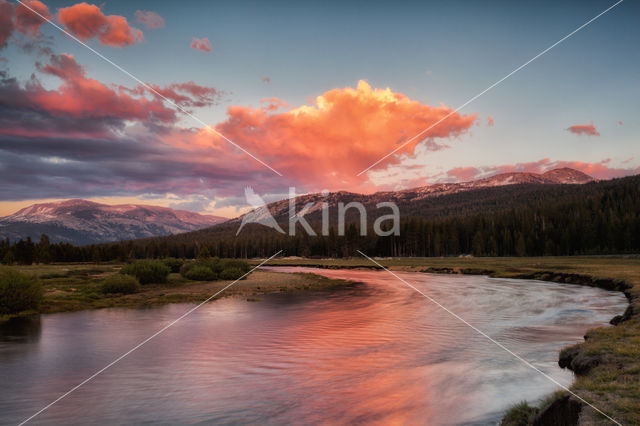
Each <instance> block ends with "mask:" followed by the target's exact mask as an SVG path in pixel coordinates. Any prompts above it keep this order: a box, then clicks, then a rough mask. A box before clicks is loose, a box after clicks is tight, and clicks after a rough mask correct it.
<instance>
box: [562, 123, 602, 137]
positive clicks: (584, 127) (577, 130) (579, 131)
mask: <svg viewBox="0 0 640 426" xmlns="http://www.w3.org/2000/svg"><path fill="white" fill-rule="evenodd" d="M565 130H568V131H569V132H571V133H574V134H576V135H586V136H600V133H598V130H597V129H596V126H594V125H593V124H576V125H575V126H571V127H569V128H567V129H565Z"/></svg>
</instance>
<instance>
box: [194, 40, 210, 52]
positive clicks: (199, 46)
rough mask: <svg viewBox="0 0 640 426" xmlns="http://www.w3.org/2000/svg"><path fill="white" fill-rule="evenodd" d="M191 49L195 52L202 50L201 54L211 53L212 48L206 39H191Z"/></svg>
mask: <svg viewBox="0 0 640 426" xmlns="http://www.w3.org/2000/svg"><path fill="white" fill-rule="evenodd" d="M191 48H192V49H196V50H202V51H203V52H207V53H208V52H211V51H212V50H213V46H212V45H211V42H210V41H209V39H208V38H206V37H203V38H195V37H194V38H193V40H191Z"/></svg>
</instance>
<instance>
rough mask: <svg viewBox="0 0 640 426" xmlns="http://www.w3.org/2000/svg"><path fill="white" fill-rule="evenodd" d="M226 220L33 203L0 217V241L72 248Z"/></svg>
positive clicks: (159, 210) (153, 209) (162, 210)
mask: <svg viewBox="0 0 640 426" xmlns="http://www.w3.org/2000/svg"><path fill="white" fill-rule="evenodd" d="M225 220H227V219H226V218H224V217H220V216H212V215H204V214H199V213H193V212H189V211H185V210H174V209H170V208H167V207H158V206H147V205H136V204H121V205H106V204H100V203H94V202H92V201H87V200H79V199H73V200H66V201H60V202H54V203H43V204H33V205H31V206H29V207H25V208H23V209H22V210H20V211H18V212H16V213H14V214H12V215H10V216H6V217H3V218H0V238H3V239H4V238H9V239H11V240H16V239H20V238H26V237H31V238H32V239H33V240H36V241H37V240H39V239H40V236H41V235H42V234H47V235H48V236H49V239H50V240H51V241H52V242H68V243H71V244H74V245H86V244H94V243H104V242H110V241H119V240H128V239H136V238H145V237H156V236H162V235H170V234H178V233H182V232H188V231H194V230H197V229H202V228H206V227H209V226H213V225H215V224H218V223H220V222H224V221H225Z"/></svg>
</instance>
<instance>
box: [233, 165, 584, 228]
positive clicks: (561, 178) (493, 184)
mask: <svg viewBox="0 0 640 426" xmlns="http://www.w3.org/2000/svg"><path fill="white" fill-rule="evenodd" d="M593 180H594V179H593V178H592V177H591V176H589V175H586V174H584V173H582V172H580V171H578V170H574V169H570V168H559V169H554V170H550V171H548V172H545V173H542V174H538V173H529V172H510V173H500V174H497V175H494V176H490V177H486V178H483V179H478V180H473V181H469V182H459V183H435V184H431V185H426V186H421V187H417V188H411V189H405V190H401V191H386V192H376V193H374V194H370V195H367V194H356V193H352V192H346V191H340V192H332V193H329V194H319V193H318V194H306V195H300V196H298V197H296V200H295V202H296V205H297V208H298V210H300V209H302V207H303V206H305V205H307V204H308V203H312V204H313V205H312V206H311V207H310V208H309V209H308V210H306V211H305V216H306V217H313V216H314V214H315V215H319V214H320V209H321V208H322V204H321V203H327V204H328V205H329V207H330V208H334V210H335V207H336V206H337V205H338V203H339V202H342V203H345V204H346V203H349V202H352V201H354V202H359V203H362V204H363V205H364V206H365V207H366V208H367V209H368V210H369V209H373V208H374V206H375V205H376V204H377V203H379V202H383V201H393V202H395V203H396V204H397V205H398V206H400V207H402V208H401V211H402V212H403V214H407V213H408V212H412V214H416V211H415V210H416V209H420V207H421V206H422V205H423V203H422V201H426V200H428V199H431V198H433V197H439V196H443V195H450V194H457V193H461V192H468V191H476V190H481V189H484V188H497V187H506V186H511V185H518V184H520V185H529V186H539V185H561V184H584V183H588V182H591V181H593ZM267 209H268V210H269V212H270V213H271V214H272V215H273V217H275V218H276V220H278V221H282V220H286V219H287V218H288V217H289V200H280V201H275V202H273V203H269V204H268V205H267ZM247 214H248V213H247ZM243 217H244V215H243V216H240V217H239V218H235V219H231V220H230V223H235V222H240V221H241V220H242V218H243Z"/></svg>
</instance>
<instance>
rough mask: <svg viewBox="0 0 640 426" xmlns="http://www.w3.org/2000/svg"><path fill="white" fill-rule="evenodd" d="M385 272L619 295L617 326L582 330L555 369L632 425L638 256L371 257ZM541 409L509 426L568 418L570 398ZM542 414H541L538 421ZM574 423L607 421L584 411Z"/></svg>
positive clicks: (639, 363) (639, 415) (638, 417)
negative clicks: (621, 310) (567, 372)
mask: <svg viewBox="0 0 640 426" xmlns="http://www.w3.org/2000/svg"><path fill="white" fill-rule="evenodd" d="M376 260H377V261H378V262H380V263H381V264H382V265H384V266H385V267H388V268H389V269H392V270H405V271H420V272H433V273H466V274H487V275H491V276H494V277H502V278H533V279H541V280H548V281H556V282H568V283H574V284H583V285H592V286H598V287H603V288H607V289H617V290H620V291H624V292H625V294H626V295H627V297H628V298H629V302H630V305H629V308H628V309H627V312H626V313H625V315H624V316H623V317H622V318H617V322H618V324H617V325H616V326H613V327H602V328H598V329H594V330H590V331H589V332H588V333H587V339H586V340H585V341H584V342H582V343H579V344H577V345H574V346H572V347H570V348H566V349H565V350H563V351H562V353H561V354H560V358H561V361H562V365H564V366H567V367H568V368H571V369H572V370H574V371H575V372H576V375H577V378H576V381H575V382H574V384H573V386H572V387H571V390H572V391H573V392H575V393H576V394H578V395H580V396H581V397H582V398H584V399H585V400H587V401H589V402H591V403H592V404H593V405H594V406H596V407H598V408H599V409H600V410H602V411H604V412H605V413H607V415H609V416H611V417H612V418H613V419H615V420H616V421H618V422H620V423H622V424H640V257H637V256H627V257H625V256H603V257H591V256H585V257H529V258H406V259H401V258H395V259H376ZM272 264H278V265H283V266H284V265H287V266H291V265H300V266H319V267H323V268H359V267H364V268H370V267H375V264H373V263H372V262H371V261H370V260H367V259H364V258H354V259H336V260H332V259H322V260H316V259H281V260H277V261H274V262H273V263H272ZM540 405H541V407H529V408H531V409H524V407H523V406H522V405H520V406H518V407H516V409H515V410H514V411H515V412H516V413H520V414H521V415H520V416H518V417H516V418H515V420H516V421H515V422H513V423H508V424H511V425H517V424H522V425H525V424H528V422H529V423H531V422H533V421H534V419H535V417H536V415H537V416H538V418H537V419H536V422H538V424H550V423H549V421H551V420H550V417H549V416H551V417H553V416H560V417H563V416H564V417H565V418H566V417H567V416H569V415H570V411H571V410H572V407H573V406H575V404H573V401H572V400H571V399H569V398H566V397H565V396H564V395H563V394H562V393H558V394H556V395H554V396H553V397H551V398H547V399H545V401H543V402H541V403H540ZM544 416H547V417H546V418H545V417H544ZM580 423H581V424H589V425H590V424H609V423H611V422H610V421H608V420H607V419H605V418H604V417H602V416H601V415H599V414H597V413H596V412H595V411H594V410H593V409H591V408H589V407H583V409H582V410H581V413H580Z"/></svg>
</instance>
